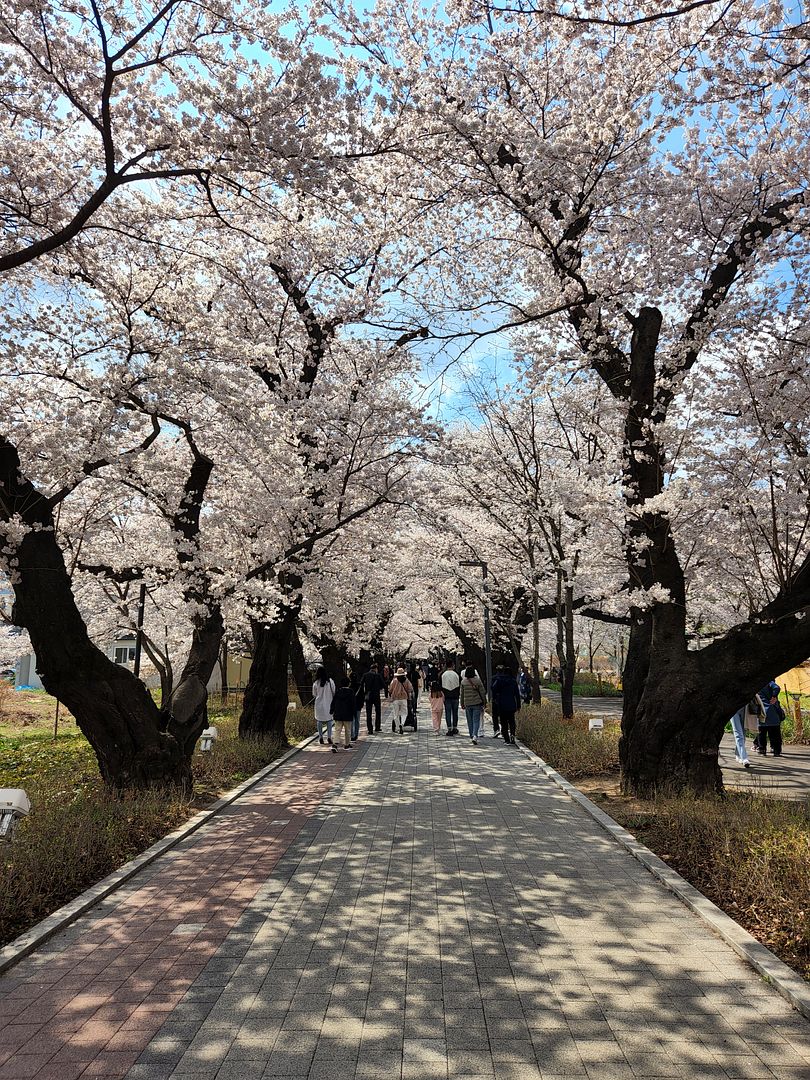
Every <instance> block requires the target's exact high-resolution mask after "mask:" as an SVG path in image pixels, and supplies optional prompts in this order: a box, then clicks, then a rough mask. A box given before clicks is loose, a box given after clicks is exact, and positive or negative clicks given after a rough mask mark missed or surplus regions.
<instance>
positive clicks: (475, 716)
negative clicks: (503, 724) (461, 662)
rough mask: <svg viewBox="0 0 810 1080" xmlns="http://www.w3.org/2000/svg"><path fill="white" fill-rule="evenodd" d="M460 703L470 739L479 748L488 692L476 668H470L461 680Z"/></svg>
mask: <svg viewBox="0 0 810 1080" xmlns="http://www.w3.org/2000/svg"><path fill="white" fill-rule="evenodd" d="M459 701H460V704H461V707H462V709H463V710H464V715H465V716H466V718H467V728H468V730H469V732H470V739H471V740H472V741H473V743H474V744H475V745H476V746H477V745H478V735H479V732H480V729H481V726H482V717H483V713H484V706H485V705H486V703H487V691H486V688H485V687H484V684H483V683H482V682H481V680H480V679H479V677H478V675H476V673H475V668H474V667H468V668H467V669H466V670H465V672H464V678H463V679H462V680H461V687H460V693H459Z"/></svg>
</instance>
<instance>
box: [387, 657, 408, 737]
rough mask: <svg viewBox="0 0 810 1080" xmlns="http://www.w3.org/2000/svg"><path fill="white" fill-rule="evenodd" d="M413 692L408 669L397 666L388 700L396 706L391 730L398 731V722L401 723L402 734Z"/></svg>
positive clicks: (400, 730) (389, 688) (389, 689)
mask: <svg viewBox="0 0 810 1080" xmlns="http://www.w3.org/2000/svg"><path fill="white" fill-rule="evenodd" d="M412 694H413V685H412V684H411V680H410V679H409V678H408V673H407V671H406V670H405V668H404V667H400V668H397V670H396V674H395V675H394V677H393V679H392V680H391V685H390V686H389V687H388V700H389V701H390V702H391V703H392V705H393V706H394V712H393V716H392V718H391V730H392V731H396V730H397V723H399V733H400V735H401V734H402V725H403V723H404V721H405V718H406V717H407V715H408V699H409V698H410V697H411V695H412Z"/></svg>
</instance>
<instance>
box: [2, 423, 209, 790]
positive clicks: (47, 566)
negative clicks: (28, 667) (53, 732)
mask: <svg viewBox="0 0 810 1080" xmlns="http://www.w3.org/2000/svg"><path fill="white" fill-rule="evenodd" d="M14 514H19V515H20V516H21V517H22V518H23V520H24V522H25V524H26V525H27V526H28V527H29V528H30V529H31V531H30V532H28V533H27V534H26V535H25V536H24V537H23V539H22V541H21V542H20V544H19V545H18V546H17V548H16V551H15V558H16V561H17V565H16V567H15V581H14V610H13V613H12V618H13V620H14V622H15V623H16V625H18V626H22V627H24V628H25V629H26V630H27V631H28V633H29V636H30V638H31V645H32V647H33V650H34V652H35V654H36V657H37V672H38V673H39V676H40V678H41V679H42V685H43V686H44V687H45V689H46V690H47V691H48V693H50V694H53V696H54V697H55V698H56V699H57V700H58V701H60V702H61V703H62V704H63V705H64V706H66V707H67V708H68V709H70V711H71V712H72V713H73V716H74V717H75V719H76V723H77V724H78V725H79V729H80V730H81V731H82V733H83V734H84V735H85V737H86V738H87V740H88V742H89V743H90V745H91V746H92V747H93V750H94V752H95V755H96V757H97V759H98V764H99V769H100V771H101V775H102V777H103V779H104V781H105V783H106V784H108V785H109V786H110V787H112V788H114V789H115V790H123V789H125V788H148V787H166V786H171V787H180V788H183V789H186V788H189V787H190V785H191V766H190V762H189V759H188V756H187V755H186V754H185V753H184V752H183V749H182V747H181V746H180V744H179V743H178V742H177V740H176V739H175V738H174V737H173V736H172V735H170V734H166V733H164V732H163V731H162V730H161V724H160V713H159V711H158V707H157V705H156V704H155V702H154V701H153V699H152V696H151V694H150V693H149V692H148V690H147V689H146V687H145V686H144V685H143V683H142V682H141V681H140V679H136V678H135V676H134V675H133V673H132V672H131V671H129V669H128V668H126V667H123V666H121V665H120V664H114V663H113V662H112V661H111V660H110V659H108V657H106V656H105V655H104V653H103V652H102V651H101V650H100V649H98V648H97V647H96V646H95V645H94V644H93V643H92V642H91V641H90V638H89V636H88V634H87V627H86V626H85V625H84V621H83V619H82V617H81V615H80V614H79V610H78V608H77V607H76V603H75V601H74V599H73V592H72V588H71V582H70V577H69V575H68V572H67V568H66V567H65V561H64V558H63V557H62V550H61V548H60V547H59V544H58V542H57V540H56V535H55V532H54V521H53V513H52V508H51V504H50V502H49V501H48V500H47V499H45V498H44V497H43V496H42V495H41V493H40V492H39V491H37V489H36V488H35V487H34V486H33V485H32V484H31V483H30V482H29V481H28V480H26V479H25V478H24V477H23V476H22V475H21V472H20V459H19V455H18V454H17V451H16V448H15V447H14V446H13V445H12V444H11V443H9V442H7V441H6V440H4V439H2V438H0V520H2V519H3V518H5V520H8V519H9V517H10V516H12V515H14Z"/></svg>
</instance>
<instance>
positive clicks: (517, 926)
mask: <svg viewBox="0 0 810 1080" xmlns="http://www.w3.org/2000/svg"><path fill="white" fill-rule="evenodd" d="M502 751H503V747H501V746H500V744H497V745H496V744H495V743H494V742H493V741H492V740H491V739H484V740H483V741H482V743H481V745H480V746H479V747H478V748H472V747H470V745H469V742H468V740H464V739H458V740H454V739H443V738H442V739H437V738H435V737H433V735H432V733H431V732H430V731H428V730H424V731H420V732H419V733H417V735H415V736H414V735H411V736H409V737H408V738H407V739H405V738H403V739H400V738H399V737H398V736H397V737H396V738H393V737H392V736H391V735H390V733H389V734H388V735H386V734H385V732H384V733H383V734H382V735H381V736H378V737H377V738H376V739H373V740H368V744H367V745H366V746H365V748H364V750H363V755H362V757H361V756H360V755H358V757H357V758H356V759H355V761H354V762H353V765H352V767H351V768H350V769H349V771H347V772H346V773H345V774H342V776H341V777H340V778H339V780H338V781H337V783H336V784H335V785H334V786H333V788H332V789H330V791H329V793H328V794H327V796H326V798H325V800H324V802H323V804H322V805H321V806H320V807H319V808H318V809H317V811H316V812H315V814H313V815H312V816H311V817H310V818H309V820H308V821H307V822H306V824H305V826H304V828H303V830H302V831H301V832H300V833H299V834H298V836H297V838H296V839H295V840H294V841H293V843H292V845H291V847H290V848H289V849H288V851H287V853H286V854H285V855H284V856H283V857H282V858H281V860H280V861H279V862H278V863H277V864H276V867H275V869H274V871H273V873H272V875H271V877H270V879H269V880H268V881H267V882H266V883H264V884H263V885H262V886H261V888H260V890H259V895H258V896H257V899H256V901H255V902H254V903H253V904H251V905H249V907H248V909H247V910H246V911H245V912H244V913H243V915H242V916H241V917H240V920H239V923H238V925H237V927H236V928H235V929H233V930H232V931H231V932H230V933H229V934H228V937H227V938H226V939H225V941H224V942H223V944H222V945H221V946H220V947H219V949H218V951H217V953H216V954H215V956H213V957H212V958H211V960H210V961H209V962H208V963H207V965H206V967H205V969H204V970H203V971H202V972H201V973H200V975H199V976H198V977H197V979H196V980H195V982H194V984H193V985H192V986H191V987H190V988H189V991H188V992H187V994H186V995H185V997H184V998H183V1000H182V1001H181V1003H180V1004H179V1005H178V1006H177V1007H176V1008H175V1009H174V1010H173V1011H172V1013H170V1014H169V1015H168V1016H167V1018H166V1023H165V1024H164V1026H163V1028H162V1029H161V1031H160V1032H159V1033H158V1035H157V1036H156V1037H155V1039H154V1040H153V1041H152V1043H151V1044H150V1045H149V1047H147V1048H146V1050H145V1051H144V1059H143V1060H142V1061H141V1063H139V1064H138V1065H136V1066H135V1067H134V1068H133V1069H132V1070H130V1074H129V1076H128V1078H127V1080H167V1078H168V1077H169V1076H170V1075H172V1076H177V1077H178V1078H180V1077H183V1076H185V1077H186V1078H187V1080H191V1078H192V1077H193V1076H196V1077H198V1080H241V1077H244V1078H245V1080H254V1078H255V1080H258V1078H259V1077H260V1076H263V1077H268V1078H273V1077H283V1076H300V1077H304V1076H309V1077H310V1080H320V1078H321V1077H323V1078H324V1080H344V1077H345V1080H423V1078H424V1080H441V1078H442V1077H446V1078H447V1080H453V1078H455V1077H459V1078H462V1077H463V1078H464V1080H474V1078H475V1077H478V1078H479V1080H555V1078H557V1080H562V1077H569V1078H573V1077H579V1078H581V1080H655V1078H657V1077H658V1078H661V1080H670V1078H673V1080H674V1078H680V1077H683V1078H690V1080H691V1078H694V1080H711V1078H712V1077H718V1078H720V1080H746V1078H747V1077H751V1080H774V1078H775V1080H810V1024H808V1023H807V1021H806V1020H805V1019H804V1018H803V1017H800V1016H798V1014H796V1013H793V1012H792V1011H791V1010H790V1008H789V1006H788V1005H787V1004H786V1003H785V1002H784V1001H783V1000H782V999H781V998H779V997H778V996H777V995H776V994H775V993H774V992H773V990H772V989H771V988H770V987H768V986H767V985H766V984H764V983H763V982H762V981H761V980H759V979H758V978H757V977H756V976H755V975H754V974H753V972H752V971H751V970H750V969H749V968H747V967H746V965H745V964H744V963H743V962H742V961H741V960H740V959H739V958H738V957H737V956H735V955H734V954H733V953H732V952H731V951H730V950H729V949H728V947H727V946H725V944H724V943H723V942H722V941H720V940H719V939H717V938H715V937H714V936H713V935H712V934H711V933H710V932H709V931H708V930H707V929H706V928H705V927H704V926H703V925H702V924H701V923H700V922H699V921H697V919H696V918H695V917H694V916H693V915H692V914H691V913H690V912H689V911H687V910H686V909H685V908H684V907H682V906H681V905H680V903H679V902H678V901H677V900H676V899H675V898H674V897H672V896H671V895H669V894H668V893H667V892H666V891H665V890H664V889H663V887H662V886H660V885H659V884H658V882H657V881H655V880H654V879H653V878H652V877H651V876H650V875H649V874H648V872H647V871H646V870H645V869H644V868H643V867H642V866H640V864H638V863H637V862H636V861H635V860H633V859H632V858H630V857H629V856H628V855H627V853H626V852H625V851H624V850H623V849H621V848H619V847H617V846H616V845H615V842H614V841H613V840H612V839H611V838H610V837H609V836H608V835H607V834H606V833H605V832H603V831H602V830H601V829H600V828H599V826H598V825H597V824H596V823H595V822H594V821H592V820H591V819H590V818H589V817H587V816H586V815H585V814H584V813H583V812H582V811H581V810H580V809H579V808H578V807H577V806H576V804H575V803H574V802H573V801H571V800H569V799H568V797H567V796H566V795H565V794H564V793H563V792H561V791H560V790H559V789H558V788H556V787H555V786H554V785H552V784H551V783H550V781H548V780H547V779H546V778H545V777H544V776H543V775H542V774H541V773H540V772H539V771H538V770H537V769H536V767H535V766H533V765H532V764H531V763H529V762H528V761H527V760H526V759H525V758H524V757H523V756H522V755H520V754H519V753H515V754H512V753H511V752H506V753H504V752H502ZM312 752H317V751H312ZM266 790H267V791H268V797H270V798H272V785H271V784H269V783H268V785H267V788H266ZM232 812H238V804H236V807H235V808H234V810H233V811H232ZM505 832H506V833H508V834H510V835H511V839H510V840H509V842H508V843H504V834H505ZM150 872H151V873H152V874H153V875H154V880H159V873H160V867H159V866H158V865H153V866H152V867H151V868H150ZM52 948H56V946H55V945H52ZM762 1015H765V1016H767V1025H761V1024H757V1023H756V1021H755V1017H756V1016H762ZM215 1025H216V1026H215ZM189 1038H190V1039H191V1042H190V1043H189V1045H188V1049H185V1050H184V1046H183V1043H184V1041H185V1040H188V1039H189ZM164 1053H165V1054H168V1055H175V1057H176V1055H177V1054H178V1053H180V1054H181V1056H180V1058H179V1060H176V1063H175V1064H172V1061H171V1060H166V1061H165V1062H164V1061H163V1059H161V1058H160V1055H161V1054H164ZM150 1055H155V1056H152V1057H150ZM139 1069H140V1070H141V1072H140V1073H139V1072H138V1071H137V1070H139ZM144 1070H159V1072H148V1071H144Z"/></svg>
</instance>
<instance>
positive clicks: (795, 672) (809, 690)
mask: <svg viewBox="0 0 810 1080" xmlns="http://www.w3.org/2000/svg"><path fill="white" fill-rule="evenodd" d="M776 681H777V682H778V683H779V685H780V686H781V687H782V689H783V690H786V691H787V692H788V693H789V694H810V664H808V663H807V662H806V661H805V663H804V664H800V665H799V666H798V667H795V668H791V669H790V671H786V672H785V674H784V675H780V676H779V678H778V679H777V680H776Z"/></svg>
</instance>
